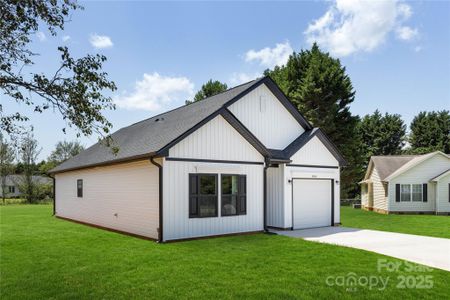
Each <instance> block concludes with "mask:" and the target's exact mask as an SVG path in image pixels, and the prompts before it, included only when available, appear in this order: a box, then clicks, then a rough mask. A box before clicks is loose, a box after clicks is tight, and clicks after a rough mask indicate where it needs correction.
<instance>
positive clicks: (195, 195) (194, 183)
mask: <svg viewBox="0 0 450 300" xmlns="http://www.w3.org/2000/svg"><path fill="white" fill-rule="evenodd" d="M201 176H211V177H214V181H215V193H214V195H202V194H200V177H201ZM218 177H219V176H218V174H214V173H189V182H188V184H189V210H188V213H189V218H190V219H194V218H195V219H197V218H217V217H218V216H219V191H218V190H219V182H218V181H219V180H218ZM205 198H212V199H214V200H215V201H214V204H215V209H216V212H215V215H207V216H202V215H200V211H199V201H200V200H201V199H205Z"/></svg>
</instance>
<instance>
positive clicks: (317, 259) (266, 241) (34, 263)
mask: <svg viewBox="0 0 450 300" xmlns="http://www.w3.org/2000/svg"><path fill="white" fill-rule="evenodd" d="M0 213H1V227H0V230H1V238H0V247H1V248H0V251H1V252H0V254H1V257H0V267H1V283H0V284H1V285H0V291H1V295H0V296H1V298H2V299H44V298H52V299H98V298H102V299H146V298H153V299H174V298H191V299H192V298H197V299H198V298H201V299H213V298H221V299H223V298H228V299H231V298H253V299H294V298H302V299H322V298H327V299H338V298H339V299H341V298H344V299H345V298H365V299H378V298H386V299H411V298H434V299H444V298H446V297H448V295H449V294H450V287H449V284H448V283H449V282H450V272H445V271H442V270H436V269H434V270H432V271H430V270H428V271H426V272H421V271H420V270H415V271H413V272H407V271H406V270H405V269H404V268H401V270H402V271H400V272H387V271H386V270H385V269H383V270H382V271H381V272H378V270H377V261H378V259H387V260H388V261H389V262H401V261H400V260H397V259H394V258H389V257H386V256H381V255H377V254H375V253H371V252H365V251H361V250H356V249H350V248H345V247H338V246H333V245H326V244H319V243H313V242H307V241H303V240H300V239H293V238H288V237H281V236H276V235H268V234H254V235H241V236H234V237H225V238H214V239H205V240H196V241H188V242H178V243H166V244H156V243H154V242H151V241H146V240H142V239H138V238H133V237H129V236H125V235H121V234H117V233H113V232H108V231H104V230H100V229H96V228H91V227H87V226H83V225H79V224H75V223H72V222H68V221H64V220H59V219H56V218H54V217H51V206H44V205H33V206H31V205H20V206H19V205H18V206H6V207H1V208H0ZM348 274H354V275H351V276H355V277H357V278H361V276H377V277H380V276H381V277H383V278H387V277H389V279H388V280H389V281H388V285H387V288H386V289H385V290H382V291H380V290H378V289H377V287H373V288H372V289H370V288H369V287H367V286H361V285H358V286H356V287H355V286H354V287H353V288H351V289H348V287H345V286H328V285H327V284H326V279H327V278H328V277H329V276H333V277H331V278H335V277H337V276H347V275H348ZM403 275H406V276H413V277H414V278H419V277H420V276H432V282H433V287H432V288H429V289H420V288H414V287H412V288H397V287H396V285H397V284H398V282H399V279H398V276H403ZM332 281H333V280H331V282H332ZM378 287H381V284H380V285H379V286H378Z"/></svg>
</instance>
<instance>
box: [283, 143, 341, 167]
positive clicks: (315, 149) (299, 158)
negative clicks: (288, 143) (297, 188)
mask: <svg viewBox="0 0 450 300" xmlns="http://www.w3.org/2000/svg"><path fill="white" fill-rule="evenodd" d="M291 160H292V162H291V164H299V165H317V166H336V167H337V166H339V162H338V161H337V160H336V158H335V157H334V156H333V154H331V152H330V151H328V149H327V147H325V145H324V144H323V143H322V142H321V141H320V139H319V138H318V137H316V136H315V137H313V138H312V139H311V140H310V141H309V142H308V143H307V144H306V145H304V146H303V147H302V148H301V149H300V150H299V151H297V152H296V153H295V154H294V155H292V157H291Z"/></svg>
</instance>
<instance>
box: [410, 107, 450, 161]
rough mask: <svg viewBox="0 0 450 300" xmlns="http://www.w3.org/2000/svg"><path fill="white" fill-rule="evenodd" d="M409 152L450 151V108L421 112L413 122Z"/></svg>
mask: <svg viewBox="0 0 450 300" xmlns="http://www.w3.org/2000/svg"><path fill="white" fill-rule="evenodd" d="M409 143H410V145H411V148H410V149H409V152H411V153H417V154H423V153H428V152H432V151H438V150H439V151H442V152H444V153H450V113H449V111H448V110H443V111H438V112H435V111H432V112H420V113H419V114H418V115H417V116H415V117H414V119H413V120H412V122H411V133H410V136H409Z"/></svg>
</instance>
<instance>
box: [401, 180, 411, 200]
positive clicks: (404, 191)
mask: <svg viewBox="0 0 450 300" xmlns="http://www.w3.org/2000/svg"><path fill="white" fill-rule="evenodd" d="M400 201H401V202H407V201H411V185H410V184H402V185H400Z"/></svg>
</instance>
